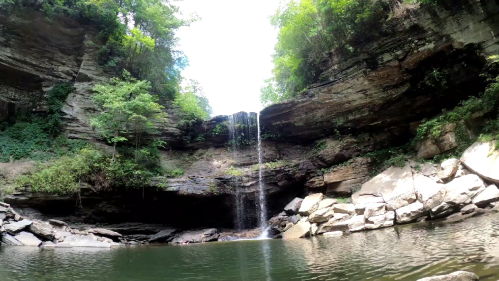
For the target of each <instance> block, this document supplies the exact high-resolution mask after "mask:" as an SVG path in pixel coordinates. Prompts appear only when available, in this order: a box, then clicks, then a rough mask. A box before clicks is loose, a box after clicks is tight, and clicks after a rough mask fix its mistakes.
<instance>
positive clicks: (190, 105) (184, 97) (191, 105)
mask: <svg viewBox="0 0 499 281" xmlns="http://www.w3.org/2000/svg"><path fill="white" fill-rule="evenodd" d="M174 104H175V105H177V106H179V107H180V108H181V109H182V110H183V111H184V112H185V113H187V114H188V115H189V117H190V118H191V119H196V118H199V119H202V120H206V119H208V118H209V117H210V116H211V114H212V113H213V110H212V108H211V106H210V104H209V101H208V98H206V96H205V95H204V92H203V88H202V87H201V85H200V84H199V82H198V81H196V80H190V81H189V83H187V85H186V86H185V87H184V88H183V89H182V92H181V93H180V94H178V95H177V97H175V100H174Z"/></svg>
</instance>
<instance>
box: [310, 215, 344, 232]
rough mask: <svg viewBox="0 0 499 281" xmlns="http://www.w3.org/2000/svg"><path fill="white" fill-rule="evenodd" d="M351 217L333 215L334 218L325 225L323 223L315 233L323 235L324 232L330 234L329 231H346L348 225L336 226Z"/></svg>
mask: <svg viewBox="0 0 499 281" xmlns="http://www.w3.org/2000/svg"><path fill="white" fill-rule="evenodd" d="M350 217H351V215H348V214H341V213H335V214H334V216H333V217H332V218H331V219H329V221H327V222H326V223H323V224H321V225H320V226H319V229H318V230H317V233H324V232H330V231H334V230H337V231H344V230H348V225H347V224H343V225H341V224H340V225H338V223H340V222H344V221H346V220H348V219H349V218H350Z"/></svg>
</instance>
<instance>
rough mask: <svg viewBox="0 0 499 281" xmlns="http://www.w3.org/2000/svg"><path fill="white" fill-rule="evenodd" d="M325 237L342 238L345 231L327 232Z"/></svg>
mask: <svg viewBox="0 0 499 281" xmlns="http://www.w3.org/2000/svg"><path fill="white" fill-rule="evenodd" d="M323 235H324V236H328V237H341V236H343V231H331V232H326V233H324V234H323Z"/></svg>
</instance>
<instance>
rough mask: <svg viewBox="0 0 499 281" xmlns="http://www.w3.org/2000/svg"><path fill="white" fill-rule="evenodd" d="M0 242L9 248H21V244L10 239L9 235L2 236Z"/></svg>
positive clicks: (12, 238)
mask: <svg viewBox="0 0 499 281" xmlns="http://www.w3.org/2000/svg"><path fill="white" fill-rule="evenodd" d="M2 242H3V243H5V244H7V245H10V246H22V245H23V243H21V242H19V241H18V240H17V239H16V238H14V237H12V236H11V235H10V234H7V233H4V234H2Z"/></svg>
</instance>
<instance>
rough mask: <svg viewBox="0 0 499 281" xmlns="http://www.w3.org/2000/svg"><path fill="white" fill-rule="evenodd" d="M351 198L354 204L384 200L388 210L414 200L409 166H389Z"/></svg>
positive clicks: (381, 201)
mask: <svg viewBox="0 0 499 281" xmlns="http://www.w3.org/2000/svg"><path fill="white" fill-rule="evenodd" d="M352 199H353V201H354V203H355V204H367V203H383V202H385V203H387V206H386V208H387V210H388V211H393V210H395V209H398V208H401V207H404V206H407V205H409V204H411V203H413V202H414V201H416V195H415V192H414V182H413V176H412V169H411V166H410V165H406V166H405V167H403V168H398V167H390V168H389V169H387V170H385V171H384V172H382V173H381V174H379V175H377V176H376V177H374V178H373V179H371V180H370V181H368V182H366V183H364V184H363V185H362V188H361V189H360V190H359V191H358V192H356V193H355V194H354V195H353V196H352Z"/></svg>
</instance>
